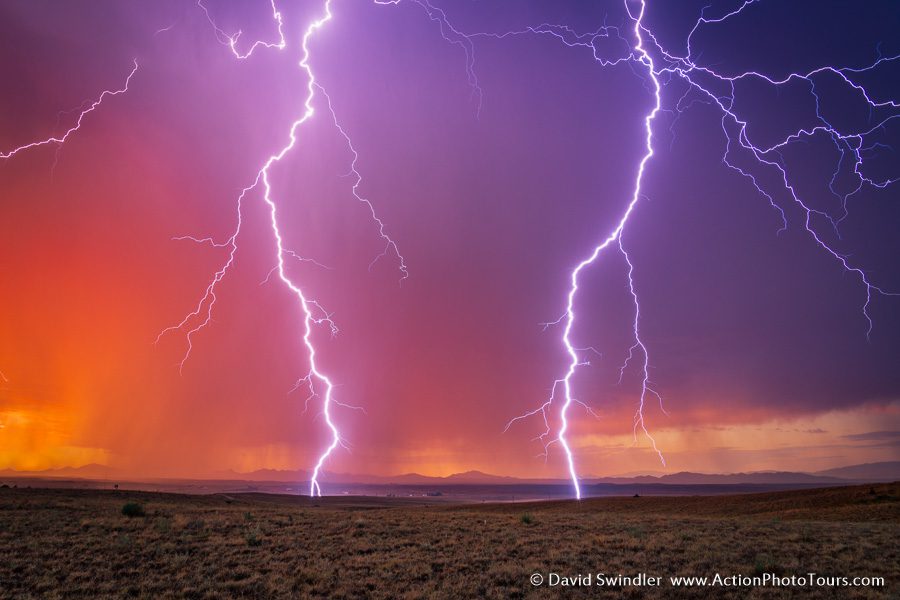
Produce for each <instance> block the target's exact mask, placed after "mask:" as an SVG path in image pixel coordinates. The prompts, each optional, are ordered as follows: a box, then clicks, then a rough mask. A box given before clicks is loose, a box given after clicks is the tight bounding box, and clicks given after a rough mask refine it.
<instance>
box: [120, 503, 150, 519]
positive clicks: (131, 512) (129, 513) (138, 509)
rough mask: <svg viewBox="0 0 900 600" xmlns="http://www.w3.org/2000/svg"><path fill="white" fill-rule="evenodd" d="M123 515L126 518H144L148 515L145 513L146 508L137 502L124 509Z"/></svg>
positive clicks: (127, 505)
mask: <svg viewBox="0 0 900 600" xmlns="http://www.w3.org/2000/svg"><path fill="white" fill-rule="evenodd" d="M122 514H123V515H125V516H126V517H143V516H145V515H146V514H147V513H145V512H144V506H143V505H142V504H138V503H137V502H129V503H128V504H126V505H125V506H123V507H122Z"/></svg>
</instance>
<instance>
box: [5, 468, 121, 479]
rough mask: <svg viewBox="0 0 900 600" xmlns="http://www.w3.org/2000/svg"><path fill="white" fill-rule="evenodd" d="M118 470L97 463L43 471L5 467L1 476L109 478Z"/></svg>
mask: <svg viewBox="0 0 900 600" xmlns="http://www.w3.org/2000/svg"><path fill="white" fill-rule="evenodd" d="M115 476H116V471H115V470H114V469H111V468H110V467H107V466H104V465H97V464H89V465H84V466H82V467H62V468H61V469H44V470H41V471H17V470H15V469H4V470H2V471H0V477H48V478H51V477H52V478H69V477H72V478H75V479H109V478H110V477H113V478H114V477H115Z"/></svg>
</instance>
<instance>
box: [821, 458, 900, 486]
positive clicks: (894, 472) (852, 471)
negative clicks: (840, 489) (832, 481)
mask: <svg viewBox="0 0 900 600" xmlns="http://www.w3.org/2000/svg"><path fill="white" fill-rule="evenodd" d="M816 475H825V476H828V477H840V478H841V479H852V480H856V481H900V461H898V460H894V461H888V462H876V463H866V464H864V465H851V466H849V467H840V468H838V469H828V470H825V471H817V472H816Z"/></svg>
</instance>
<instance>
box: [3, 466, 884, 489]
mask: <svg viewBox="0 0 900 600" xmlns="http://www.w3.org/2000/svg"><path fill="white" fill-rule="evenodd" d="M3 477H43V478H52V479H100V480H117V479H121V480H127V479H129V478H125V477H122V476H121V473H119V472H118V471H116V470H115V469H112V468H110V467H106V466H103V465H96V464H90V465H85V466H83V467H66V468H62V469H47V470H44V471H16V470H12V469H6V470H2V471H0V478H3ZM139 479H144V480H154V481H158V480H177V479H194V480H214V481H253V482H261V481H270V482H303V481H309V473H308V472H307V471H300V470H297V471H281V470H275V469H261V470H258V471H252V472H249V473H238V472H235V471H222V472H219V473H216V474H213V475H212V476H208V477H203V478H167V477H146V478H139ZM322 481H323V482H328V483H354V484H362V485H366V484H372V485H390V484H397V485H515V484H565V483H567V481H568V480H566V479H530V478H518V477H506V476H502V475H490V474H488V473H482V472H481V471H467V472H465V473H455V474H453V475H448V476H447V477H433V476H429V475H420V474H418V473H406V474H404V475H396V476H390V477H385V476H378V475H355V474H348V473H323V474H322ZM582 481H583V482H584V483H585V484H586V485H590V484H662V485H727V484H769V485H771V484H831V485H835V484H841V483H869V482H872V483H874V482H882V481H900V461H889V462H877V463H867V464H862V465H850V466H846V467H840V468H837V469H827V470H825V471H817V472H813V473H795V472H789V471H757V472H751V473H727V474H710V473H691V472H687V471H684V472H680V473H672V474H667V475H659V476H656V475H638V476H632V477H591V476H587V477H583V478H582Z"/></svg>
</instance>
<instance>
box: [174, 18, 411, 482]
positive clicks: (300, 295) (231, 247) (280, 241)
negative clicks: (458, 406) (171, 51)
mask: <svg viewBox="0 0 900 600" xmlns="http://www.w3.org/2000/svg"><path fill="white" fill-rule="evenodd" d="M197 4H198V6H199V7H200V8H201V9H202V10H203V12H204V14H205V15H206V18H207V19H208V20H209V22H210V24H211V25H212V26H213V29H214V31H215V33H216V37H217V39H218V40H219V41H220V42H221V43H223V44H224V45H227V46H228V47H229V49H230V50H231V52H232V54H234V56H235V57H236V58H237V59H239V60H244V59H247V58H249V57H250V56H251V55H252V54H253V52H254V51H255V50H256V49H258V48H269V49H272V48H274V49H277V50H282V49H284V48H286V47H287V43H286V40H285V37H284V33H283V20H282V16H281V13H280V12H279V10H278V8H277V7H276V5H275V3H274V2H272V3H271V6H272V14H273V18H274V20H275V21H276V23H277V26H278V34H279V38H280V40H279V42H277V43H272V42H262V41H257V42H254V43H253V44H252V45H251V46H250V47H249V50H247V51H246V52H243V53H242V52H241V51H239V50H238V47H237V42H238V39H239V38H240V32H237V33H235V34H233V35H229V34H226V33H225V32H224V31H222V30H221V29H220V28H219V27H218V25H216V22H215V21H214V19H213V18H212V16H211V14H210V12H209V10H208V9H207V7H206V6H205V5H204V4H203V2H202V0H198V3H197ZM331 19H332V13H331V0H326V1H325V2H324V5H323V14H322V15H321V16H320V17H319V18H317V19H315V20H313V21H312V22H311V23H310V24H309V25H308V26H307V27H306V30H305V32H304V34H303V37H302V42H301V59H300V62H299V66H300V68H301V69H302V70H303V71H304V73H305V75H306V78H307V85H306V97H305V99H304V102H303V112H302V114H301V115H300V117H299V118H298V119H296V120H295V121H294V122H293V123H292V124H291V126H290V129H289V131H288V141H287V143H286V145H284V146H283V147H282V148H281V149H280V150H279V151H278V152H276V153H274V154H272V155H270V156H269V157H268V158H267V159H266V160H265V161H264V162H263V164H262V166H261V167H260V169H259V170H258V171H257V173H256V176H255V178H254V179H253V182H252V183H251V184H250V185H249V186H247V187H246V188H244V189H243V190H242V191H241V193H240V195H239V196H238V198H237V218H236V224H235V227H234V230H233V231H232V232H231V234H230V235H229V236H228V238H227V239H226V240H225V241H223V242H217V241H215V240H213V239H212V238H209V237H205V238H197V237H193V236H180V237H178V238H175V239H184V240H190V241H193V242H196V243H203V244H211V245H212V246H214V247H220V248H226V249H227V256H226V259H225V261H224V263H223V264H222V266H221V267H220V268H219V270H218V271H216V272H215V273H214V274H213V277H212V279H211V280H210V282H209V283H208V284H207V286H206V289H205V291H204V294H203V295H202V296H201V298H200V300H199V301H198V303H197V305H196V306H195V308H194V310H193V311H191V312H190V313H188V314H187V315H186V316H185V317H184V318H183V319H182V320H181V321H180V322H179V323H177V324H176V325H173V326H171V327H167V328H166V329H164V330H163V331H161V332H160V334H159V336H158V337H157V341H159V339H160V338H161V337H162V336H163V335H165V334H166V333H169V332H172V331H184V332H185V334H186V338H187V348H186V351H185V353H184V355H183V356H182V359H181V362H180V364H179V369H183V368H184V365H185V362H186V361H187V359H188V358H189V357H190V354H191V351H192V349H193V341H194V340H193V336H194V334H196V333H197V332H199V331H200V330H202V329H203V328H204V327H206V326H207V325H209V323H210V322H211V320H212V311H213V308H214V306H215V304H216V302H217V300H218V297H217V295H216V289H217V286H218V285H219V283H220V282H221V281H222V279H223V278H224V277H225V276H226V274H227V273H228V271H229V269H230V268H231V267H232V265H233V264H234V259H235V255H236V253H237V251H238V238H239V236H240V233H241V225H242V215H243V204H244V201H245V200H246V199H247V195H248V194H249V193H251V192H253V191H256V190H258V189H260V188H261V190H262V199H263V202H264V203H265V204H266V206H267V207H268V210H269V224H270V227H271V232H272V237H273V240H274V242H275V248H276V256H275V263H276V266H275V267H274V268H273V269H272V271H270V272H269V274H268V275H267V277H266V279H265V280H264V282H265V281H268V280H269V278H270V277H271V276H272V275H273V274H275V273H277V274H278V278H279V280H280V281H281V282H282V283H283V284H284V285H285V286H286V287H287V288H288V290H289V291H290V292H291V293H292V294H293V295H294V297H295V298H296V300H297V303H298V305H299V307H300V311H301V314H302V315H303V330H302V334H301V337H302V340H303V344H304V347H305V348H306V353H307V359H308V362H309V371H308V372H307V374H306V375H305V376H304V377H302V378H300V379H299V380H298V381H297V383H296V385H295V386H294V388H293V389H292V390H291V391H293V390H295V389H297V388H299V387H300V386H301V385H304V384H305V385H306V386H307V387H308V389H309V393H310V395H309V397H308V398H307V400H306V403H305V404H307V405H308V403H309V400H310V399H312V398H313V397H316V396H320V397H321V398H322V414H323V416H324V420H325V423H326V426H327V429H328V433H329V438H330V441H329V443H328V444H327V446H326V448H325V449H324V450H323V451H322V453H321V454H320V455H319V458H318V460H317V461H316V463H315V466H314V469H313V472H312V476H311V478H310V487H309V493H310V495H312V496H316V495H319V496H321V494H322V489H321V486H320V484H319V477H320V475H321V473H322V468H323V467H324V465H325V462H326V460H327V459H328V457H329V456H330V455H331V454H332V452H333V451H334V450H335V449H336V448H337V446H338V445H339V444H342V443H343V439H342V437H341V434H340V431H339V429H338V427H337V424H336V422H335V417H334V414H333V409H334V407H335V406H345V407H348V408H358V407H354V406H350V405H347V404H343V403H341V402H338V401H337V400H336V399H335V398H334V383H333V381H332V379H331V378H330V377H329V376H328V375H326V374H325V372H324V371H323V370H322V368H321V367H320V365H319V363H318V360H317V354H316V347H315V345H314V343H313V340H312V336H313V331H314V328H315V326H317V325H323V324H324V325H326V326H328V327H329V328H330V330H331V333H332V335H334V334H336V333H337V326H336V325H335V323H334V321H333V320H332V319H331V315H330V314H329V313H328V312H327V311H326V310H325V309H324V308H323V307H322V306H321V305H320V304H319V303H318V302H317V301H315V300H314V299H312V298H310V297H309V296H308V294H307V293H306V292H304V291H303V289H302V288H301V286H300V285H299V284H298V283H297V282H295V281H294V280H293V279H292V278H291V277H290V276H289V275H288V273H287V270H286V265H285V262H286V258H295V259H298V260H301V261H310V262H314V263H315V261H312V260H311V259H307V258H304V257H302V256H300V255H298V254H297V253H295V252H293V251H292V250H290V249H289V248H286V247H285V245H284V238H283V234H282V228H281V224H280V222H279V220H278V205H277V202H276V200H275V198H274V197H273V194H272V188H271V184H270V180H269V177H270V169H271V168H272V166H274V165H275V164H276V163H278V162H280V161H281V160H282V159H283V158H284V157H285V156H286V155H287V154H289V153H290V152H291V150H292V149H293V148H294V147H295V146H296V145H297V143H298V138H297V135H298V130H299V129H300V128H301V126H302V125H303V124H304V123H306V122H307V121H308V120H309V119H311V118H312V117H313V114H314V113H315V109H314V103H315V102H316V97H317V96H316V92H317V91H318V92H319V93H320V94H321V96H322V97H323V98H324V99H325V102H326V104H327V107H328V111H329V114H330V115H331V118H332V122H333V124H334V126H335V128H336V130H337V131H338V132H339V134H340V135H341V137H342V138H343V139H344V141H345V142H346V144H347V147H348V148H349V151H350V153H351V155H352V159H351V161H350V170H349V174H350V175H352V176H353V178H354V180H353V183H352V188H351V190H352V194H353V197H354V198H356V200H358V201H359V202H360V203H362V204H364V205H365V206H366V207H367V209H368V212H369V215H370V216H371V218H372V219H373V221H374V222H375V224H376V226H377V228H378V235H379V236H380V238H381V240H382V241H383V243H384V247H383V249H382V251H381V253H380V254H378V255H377V256H376V257H375V258H374V259H373V261H372V263H371V264H370V268H371V266H372V265H373V264H374V263H375V262H377V261H378V260H379V259H380V258H382V257H384V256H386V255H388V253H393V254H394V255H395V256H396V257H397V260H398V262H399V270H400V273H401V281H402V280H403V279H405V278H406V277H407V276H408V270H407V267H406V262H405V259H404V257H403V255H402V254H401V253H400V251H399V249H398V246H397V244H396V242H395V241H394V240H393V239H392V238H391V237H390V236H389V235H388V234H387V233H386V231H385V225H384V223H383V221H382V220H381V219H380V218H379V217H378V215H377V214H376V212H375V208H374V206H373V205H372V203H371V202H370V201H369V200H368V199H367V198H365V197H364V196H362V195H361V193H360V191H359V186H360V184H361V183H362V176H361V175H360V173H359V171H358V170H357V162H358V159H359V155H358V153H357V152H356V149H355V147H354V146H353V142H352V141H351V138H350V136H349V135H348V134H347V132H346V130H344V129H343V127H341V126H340V124H339V122H338V119H337V115H336V114H335V111H334V108H333V106H332V103H331V98H330V97H329V96H328V94H327V93H326V91H325V89H324V88H323V87H322V86H321V84H319V83H318V82H317V81H316V78H315V75H314V73H313V69H312V66H311V64H310V58H311V57H310V49H309V43H310V40H311V39H312V37H313V35H314V34H315V33H316V32H317V31H318V30H319V29H321V28H322V27H323V26H324V25H325V24H326V23H327V22H328V21H330V20H331ZM315 264H319V263H315ZM319 266H322V265H319Z"/></svg>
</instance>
